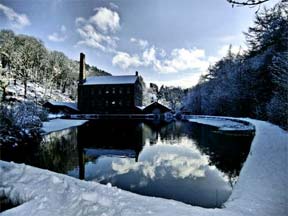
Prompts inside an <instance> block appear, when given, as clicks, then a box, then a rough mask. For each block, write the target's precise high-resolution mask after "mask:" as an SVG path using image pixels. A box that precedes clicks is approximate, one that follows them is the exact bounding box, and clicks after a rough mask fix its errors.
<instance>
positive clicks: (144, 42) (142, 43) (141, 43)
mask: <svg viewBox="0 0 288 216" xmlns="http://www.w3.org/2000/svg"><path fill="white" fill-rule="evenodd" d="M130 42H132V43H135V44H137V45H138V46H139V47H140V48H142V49H145V48H146V47H148V45H149V43H148V41H147V40H142V39H137V38H133V37H132V38H130Z"/></svg>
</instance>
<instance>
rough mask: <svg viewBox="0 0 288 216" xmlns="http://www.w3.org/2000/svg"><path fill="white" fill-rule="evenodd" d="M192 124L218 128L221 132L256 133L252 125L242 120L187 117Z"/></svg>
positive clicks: (215, 117)
mask: <svg viewBox="0 0 288 216" xmlns="http://www.w3.org/2000/svg"><path fill="white" fill-rule="evenodd" d="M185 118H186V119H187V120H188V121H190V122H196V123H199V124H205V125H210V126H214V127H217V128H218V129H219V130H221V131H254V130H255V128H254V126H253V125H252V124H249V123H247V122H246V121H243V120H241V119H236V118H230V117H218V116H196V115H194V116H193V115H192V116H186V117H185Z"/></svg>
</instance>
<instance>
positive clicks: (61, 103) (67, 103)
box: [48, 101, 79, 111]
mask: <svg viewBox="0 0 288 216" xmlns="http://www.w3.org/2000/svg"><path fill="white" fill-rule="evenodd" d="M48 103H50V104H52V105H53V106H66V107H69V108H71V109H74V110H77V111H79V110H78V106H77V103H74V102H61V101H48Z"/></svg>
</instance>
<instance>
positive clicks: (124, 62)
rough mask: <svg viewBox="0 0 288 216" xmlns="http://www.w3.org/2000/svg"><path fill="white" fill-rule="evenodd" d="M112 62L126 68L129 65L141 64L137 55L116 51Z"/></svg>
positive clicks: (137, 65) (136, 65)
mask: <svg viewBox="0 0 288 216" xmlns="http://www.w3.org/2000/svg"><path fill="white" fill-rule="evenodd" d="M112 64H113V65H117V66H119V67H121V68H122V69H127V68H130V67H139V66H141V65H142V63H141V61H140V58H139V56H138V55H134V56H131V55H130V54H128V53H125V52H118V53H117V54H116V55H115V56H114V57H113V59H112Z"/></svg>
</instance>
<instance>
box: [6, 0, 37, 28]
mask: <svg viewBox="0 0 288 216" xmlns="http://www.w3.org/2000/svg"><path fill="white" fill-rule="evenodd" d="M1 11H2V13H3V14H4V15H5V16H6V17H7V19H8V20H9V21H10V22H11V24H12V27H14V28H19V29H20V28H23V27H25V26H28V25H30V24H31V22H30V20H29V19H28V17H27V15H26V14H18V13H16V12H15V11H14V10H13V9H12V8H9V7H7V6H5V5H3V4H1V3H0V12H1Z"/></svg>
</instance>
